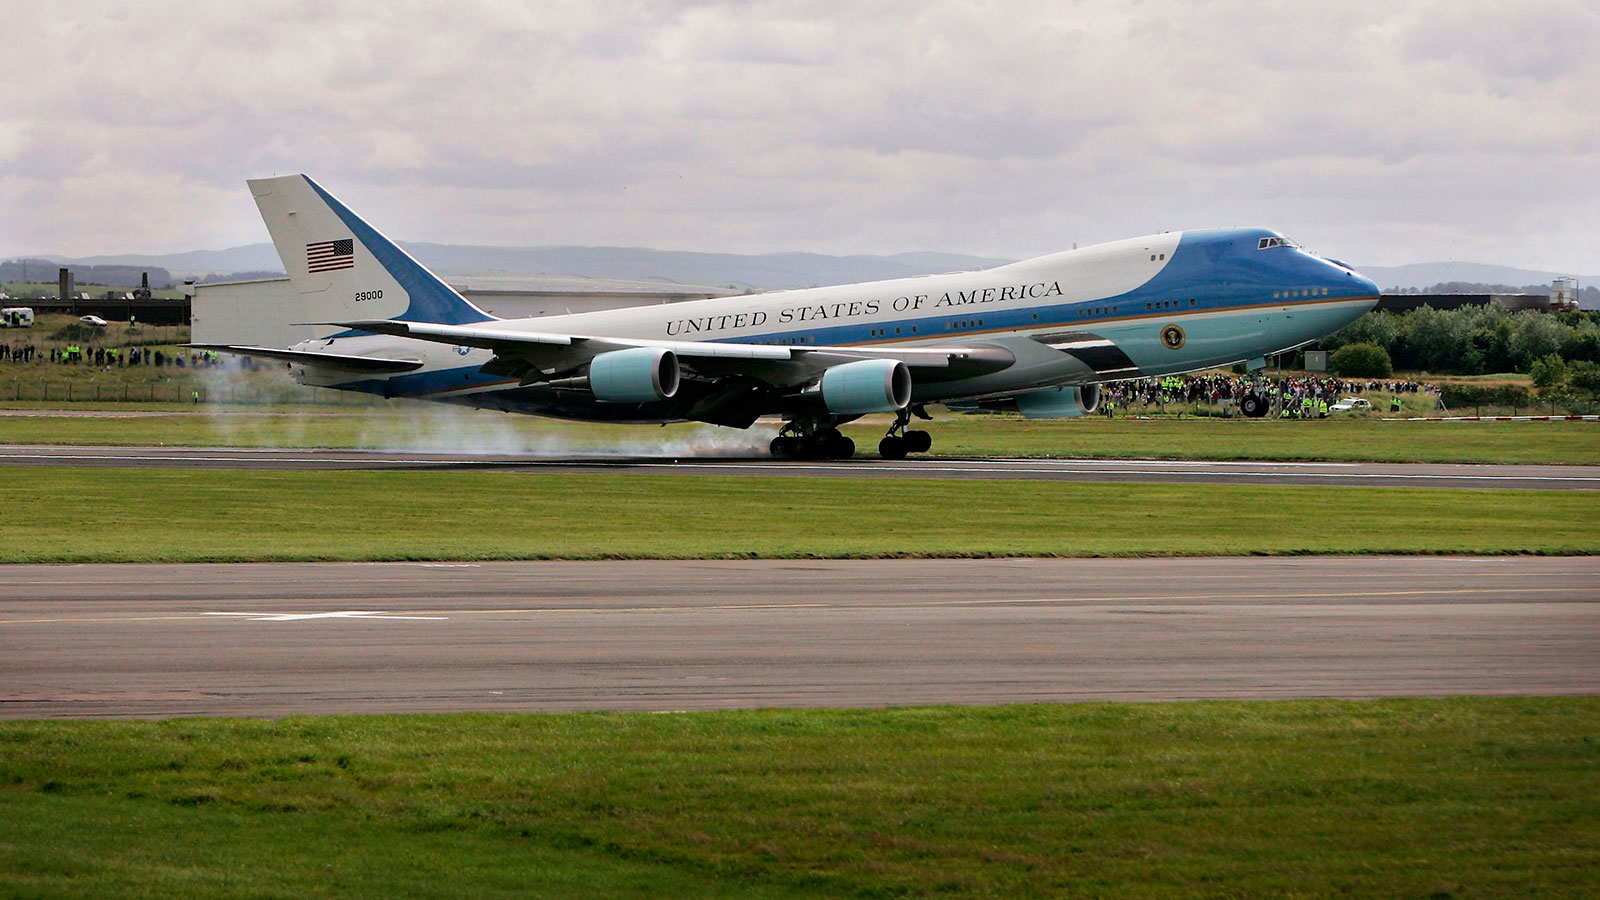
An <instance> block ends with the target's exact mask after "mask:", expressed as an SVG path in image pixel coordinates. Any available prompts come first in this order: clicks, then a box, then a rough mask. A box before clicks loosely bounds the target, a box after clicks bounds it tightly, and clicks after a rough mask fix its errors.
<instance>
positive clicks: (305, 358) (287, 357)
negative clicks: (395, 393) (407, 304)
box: [183, 344, 422, 375]
mask: <svg viewBox="0 0 1600 900" xmlns="http://www.w3.org/2000/svg"><path fill="white" fill-rule="evenodd" d="M183 346H185V347H193V348H194V349H196V350H216V351H218V352H220V353H237V354H239V355H240V356H260V357H262V358H265V359H280V360H284V361H285V362H295V363H301V364H303V365H311V366H322V367H326V368H332V369H346V370H349V371H352V372H368V373H371V374H374V375H377V374H382V373H385V372H391V373H398V372H411V371H414V370H416V369H420V368H422V360H420V359H386V358H383V357H379V356H351V355H349V354H345V353H316V352H313V351H309V350H281V349H279V348H277V347H249V346H244V345H240V344H184V345H183Z"/></svg>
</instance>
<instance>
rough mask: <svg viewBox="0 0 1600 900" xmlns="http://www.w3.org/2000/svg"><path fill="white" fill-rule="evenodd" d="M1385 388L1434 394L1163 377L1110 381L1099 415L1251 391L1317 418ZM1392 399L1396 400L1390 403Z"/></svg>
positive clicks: (1327, 382) (1318, 379) (1278, 411)
mask: <svg viewBox="0 0 1600 900" xmlns="http://www.w3.org/2000/svg"><path fill="white" fill-rule="evenodd" d="M1380 391H1382V392H1386V393H1389V394H1418V393H1424V392H1426V393H1438V388H1437V387H1435V386H1433V385H1425V384H1421V383H1419V382H1415V381H1402V380H1385V381H1377V380H1358V379H1343V378H1334V377H1331V376H1311V375H1302V376H1297V377H1289V376H1282V377H1278V378H1270V377H1267V376H1266V375H1264V374H1256V375H1216V374H1211V375H1168V376H1166V377H1163V378H1139V379H1135V380H1132V381H1114V382H1111V383H1108V384H1106V385H1105V386H1104V388H1103V389H1102V391H1101V401H1100V411H1101V414H1102V415H1108V416H1114V415H1116V412H1117V410H1119V409H1123V410H1125V409H1127V408H1128V407H1130V406H1132V405H1133V404H1135V403H1137V404H1139V406H1140V411H1146V410H1148V409H1149V408H1150V407H1151V406H1159V407H1166V406H1167V405H1170V404H1177V405H1186V406H1196V405H1209V406H1216V407H1223V406H1226V405H1230V404H1233V403H1237V402H1238V401H1240V400H1243V399H1244V398H1245V397H1247V396H1249V395H1251V394H1255V395H1256V396H1258V397H1260V398H1262V399H1264V400H1266V401H1267V402H1268V403H1269V404H1271V407H1272V410H1273V414H1274V415H1278V416H1282V417H1285V418H1308V417H1321V416H1326V415H1327V414H1328V409H1329V407H1330V406H1331V405H1332V404H1334V403H1336V402H1338V400H1339V398H1341V397H1350V396H1357V395H1361V394H1369V393H1377V392H1380ZM1396 402H1398V401H1396Z"/></svg>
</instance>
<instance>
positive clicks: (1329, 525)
mask: <svg viewBox="0 0 1600 900" xmlns="http://www.w3.org/2000/svg"><path fill="white" fill-rule="evenodd" d="M0 508H3V509H8V510H14V511H18V514H17V515H12V516H8V517H6V518H5V519H4V524H3V525H0V561H3V562H91V561H104V562H150V561H173V562H208V561H210V562H215V561H232V560H374V559H424V560H431V559H549V558H566V559H603V558H693V559H698V558H742V557H768V558H793V557H923V556H926V557H964V556H1101V555H1189V556H1200V555H1224V556H1237V555H1248V554H1297V553H1550V554H1592V553H1596V552H1600V495H1597V494H1595V493H1593V492H1588V491H1461V490H1427V489H1408V488H1378V489H1369V490H1353V489H1347V488H1322V487H1275V486H1265V487H1262V486H1224V485H1170V484H1076V483H1046V482H1027V481H939V480H876V479H830V478H804V477H784V478H777V477H772V478H763V477H711V476H679V475H670V474H609V473H597V474H537V473H535V474H528V473H514V472H479V471H459V470H451V471H400V472H372V471H360V472H262V471H246V472H239V471H206V470H192V471H183V470H131V469H49V468H12V469H6V470H4V477H3V479H0Z"/></svg>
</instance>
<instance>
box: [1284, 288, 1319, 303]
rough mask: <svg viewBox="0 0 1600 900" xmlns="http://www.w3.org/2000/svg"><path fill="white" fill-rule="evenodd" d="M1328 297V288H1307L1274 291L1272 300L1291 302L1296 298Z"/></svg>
mask: <svg viewBox="0 0 1600 900" xmlns="http://www.w3.org/2000/svg"><path fill="white" fill-rule="evenodd" d="M1327 295H1328V289H1327V288H1305V289H1304V290H1299V291H1273V292H1272V299H1274V300H1289V299H1293V298H1296V297H1326V296H1327Z"/></svg>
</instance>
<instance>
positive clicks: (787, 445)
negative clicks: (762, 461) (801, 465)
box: [767, 436, 801, 459]
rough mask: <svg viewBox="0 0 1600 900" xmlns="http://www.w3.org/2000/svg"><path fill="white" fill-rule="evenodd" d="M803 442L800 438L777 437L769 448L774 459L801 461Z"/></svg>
mask: <svg viewBox="0 0 1600 900" xmlns="http://www.w3.org/2000/svg"><path fill="white" fill-rule="evenodd" d="M800 444H801V442H800V439H799V438H792V437H782V436H779V437H775V438H773V439H772V443H771V444H768V445H767V447H768V449H770V450H771V451H772V458H773V459H799V458H800V456H801V446H800Z"/></svg>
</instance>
